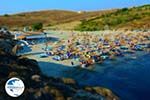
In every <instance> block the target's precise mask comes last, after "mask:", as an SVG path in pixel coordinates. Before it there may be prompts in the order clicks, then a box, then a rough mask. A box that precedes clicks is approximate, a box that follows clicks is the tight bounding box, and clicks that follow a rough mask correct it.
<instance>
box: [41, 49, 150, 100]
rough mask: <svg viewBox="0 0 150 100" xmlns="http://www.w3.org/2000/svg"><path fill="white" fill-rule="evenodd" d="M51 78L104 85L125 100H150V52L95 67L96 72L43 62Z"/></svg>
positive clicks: (141, 52)
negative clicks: (71, 79)
mask: <svg viewBox="0 0 150 100" xmlns="http://www.w3.org/2000/svg"><path fill="white" fill-rule="evenodd" d="M39 65H40V68H41V71H42V72H43V73H44V74H45V75H47V76H53V77H60V78H61V77H66V78H73V79H74V80H76V81H77V82H78V84H79V85H80V86H100V87H105V88H108V89H110V90H112V91H113V93H115V94H116V95H117V96H118V97H120V99H121V100H150V53H149V52H143V51H138V52H136V54H126V55H125V57H117V59H115V60H106V61H104V63H102V64H95V65H93V68H92V69H90V70H89V69H83V68H75V67H71V66H64V65H59V64H55V63H50V62H39Z"/></svg>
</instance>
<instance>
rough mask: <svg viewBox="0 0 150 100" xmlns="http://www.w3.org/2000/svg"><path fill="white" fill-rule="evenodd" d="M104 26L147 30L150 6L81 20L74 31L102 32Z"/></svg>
mask: <svg viewBox="0 0 150 100" xmlns="http://www.w3.org/2000/svg"><path fill="white" fill-rule="evenodd" d="M106 25H107V26H108V28H109V29H118V28H126V29H148V28H149V27H150V5H144V6H140V7H133V8H123V9H119V10H117V11H116V12H112V13H109V14H104V15H102V16H98V17H95V18H92V19H89V20H83V21H81V24H80V25H79V26H77V27H76V30H80V31H96V30H104V29H105V26H106Z"/></svg>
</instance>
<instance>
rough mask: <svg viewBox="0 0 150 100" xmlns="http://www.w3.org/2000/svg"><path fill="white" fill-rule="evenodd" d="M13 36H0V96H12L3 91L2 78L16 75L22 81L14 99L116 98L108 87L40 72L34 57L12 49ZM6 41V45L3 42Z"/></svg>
mask: <svg viewBox="0 0 150 100" xmlns="http://www.w3.org/2000/svg"><path fill="white" fill-rule="evenodd" d="M15 43H16V42H15V41H13V40H9V41H8V40H0V59H1V60H0V78H1V80H0V86H1V89H0V93H1V95H0V100H10V99H11V100H12V99H15V98H11V97H9V96H8V95H7V94H6V92H5V89H4V87H5V82H6V81H7V80H8V79H9V78H12V77H18V78H20V79H22V80H23V82H24V84H25V87H26V88H25V91H24V93H23V95H21V96H20V97H18V98H17V100H101V99H104V100H118V99H119V98H118V97H117V96H116V95H115V94H113V93H112V91H110V90H109V89H106V88H102V87H89V86H85V87H81V86H79V85H78V83H77V82H75V81H74V80H73V79H69V78H61V79H60V78H53V77H47V76H45V75H43V74H42V73H41V71H40V68H39V66H38V63H37V61H35V60H32V59H28V58H24V57H22V56H16V55H14V54H13V53H12V49H13V47H14V46H15ZM4 44H5V45H4Z"/></svg>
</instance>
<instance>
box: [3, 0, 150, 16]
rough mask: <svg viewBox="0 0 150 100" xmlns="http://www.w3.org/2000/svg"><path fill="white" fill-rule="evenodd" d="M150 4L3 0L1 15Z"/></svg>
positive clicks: (105, 0) (144, 1)
mask: <svg viewBox="0 0 150 100" xmlns="http://www.w3.org/2000/svg"><path fill="white" fill-rule="evenodd" d="M147 4H150V1H149V0H142V1H141V0H126V1H123V0H113V1H110V0H102V1H98V0H93V1H81V0H71V1H66V0H61V1H59V0H55V1H48V0H45V1H43V0H39V1H38V2H37V1H35V0H25V1H20V0H19V1H18V0H13V2H8V1H6V0H5V1H1V4H0V15H4V14H18V13H24V12H34V11H45V10H67V11H76V12H77V11H99V10H109V9H119V8H126V7H134V6H141V5H147Z"/></svg>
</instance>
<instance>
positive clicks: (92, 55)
mask: <svg viewBox="0 0 150 100" xmlns="http://www.w3.org/2000/svg"><path fill="white" fill-rule="evenodd" d="M149 47H150V33H149V32H141V33H140V32H136V33H135V32H124V33H107V34H94V33H93V34H92V33H87V32H86V33H76V34H73V35H72V36H71V37H70V38H69V39H68V40H60V41H59V42H57V43H56V44H55V45H54V46H53V49H52V50H50V51H49V52H48V54H49V55H51V56H53V60H57V61H62V60H68V59H74V60H75V61H78V62H80V66H81V67H88V66H89V65H92V64H95V63H102V62H103V61H104V60H106V59H115V58H116V57H117V56H124V54H125V53H135V52H136V51H137V50H138V51H141V50H147V49H146V48H149ZM71 64H72V65H74V62H71Z"/></svg>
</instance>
